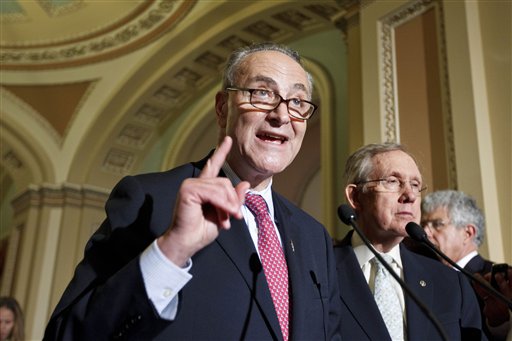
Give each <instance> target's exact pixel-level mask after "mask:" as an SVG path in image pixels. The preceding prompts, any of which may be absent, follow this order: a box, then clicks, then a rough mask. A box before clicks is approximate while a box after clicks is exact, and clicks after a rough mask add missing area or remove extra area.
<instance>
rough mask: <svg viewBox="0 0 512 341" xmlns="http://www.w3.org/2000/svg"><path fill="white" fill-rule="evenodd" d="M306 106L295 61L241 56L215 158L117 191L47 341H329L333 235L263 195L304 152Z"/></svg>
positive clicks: (264, 53)
mask: <svg viewBox="0 0 512 341" xmlns="http://www.w3.org/2000/svg"><path fill="white" fill-rule="evenodd" d="M311 92H312V81H311V76H310V75H309V74H308V73H307V72H306V71H305V70H304V68H303V66H302V64H301V61H300V57H299V56H298V54H297V53H296V52H294V51H292V50H290V49H288V48H285V47H283V46H279V45H275V44H259V45H253V46H251V47H247V48H242V49H240V50H237V51H235V53H233V54H232V56H231V57H230V59H229V60H228V62H227V66H226V70H225V74H224V81H223V89H222V90H221V91H219V92H218V93H217V95H216V98H215V109H216V113H217V122H218V125H219V128H220V131H219V145H218V147H217V149H216V150H215V151H214V152H213V153H212V154H210V155H209V156H208V157H207V158H205V159H204V160H202V161H200V162H196V163H190V164H186V165H183V166H181V167H178V168H176V169H173V170H170V171H167V172H161V173H153V174H145V175H138V176H129V177H126V178H124V179H123V180H121V181H120V182H119V183H118V184H117V185H116V187H115V188H114V190H113V191H112V194H111V196H110V198H109V200H108V201H107V204H106V212H107V218H106V220H105V221H104V222H103V224H102V225H101V227H100V228H99V229H98V231H97V232H96V233H95V234H94V235H93V236H92V237H91V239H90V241H89V243H88V244H87V246H86V251H85V257H84V259H83V260H82V262H81V263H80V264H79V265H78V266H77V268H76V271H75V275H74V277H73V279H72V281H71V283H70V284H69V285H68V287H67V289H66V291H65V292H64V294H63V296H62V298H61V300H60V302H59V303H58V305H57V307H56V309H55V311H54V312H53V314H52V317H51V320H50V321H49V323H48V326H47V328H46V332H45V339H47V340H54V339H59V340H60V339H64V340H82V339H83V340H102V339H129V340H150V339H151V340H153V339H154V340H207V339H211V340H242V339H243V340H288V339H293V340H320V339H336V335H335V334H336V333H337V329H338V323H339V303H338V302H339V291H338V287H337V281H336V270H335V263H334V255H333V252H332V242H331V239H330V237H329V234H328V233H327V231H326V230H325V229H324V228H323V226H322V225H321V224H320V223H318V222H317V221H316V220H314V219H313V218H312V217H311V216H309V215H308V214H306V213H305V212H303V211H302V210H300V209H299V208H298V207H296V206H295V205H293V204H292V203H290V202H289V201H288V200H286V199H285V198H284V197H282V196H280V195H279V194H277V193H275V192H274V191H273V190H272V187H271V185H272V176H273V175H274V174H276V173H279V172H281V171H282V170H284V169H285V168H286V167H287V166H288V165H289V164H290V163H291V162H292V160H293V159H294V157H295V156H296V155H297V153H298V152H299V149H300V146H301V144H302V140H303V137H304V134H305V132H306V126H307V119H309V118H310V117H311V116H312V115H313V113H314V111H315V109H316V106H315V105H314V104H313V103H311V102H309V101H310V99H311ZM219 173H220V175H219ZM246 192H249V193H251V194H257V195H259V196H260V197H257V198H259V199H263V200H264V201H259V206H258V207H260V208H263V210H262V212H259V213H253V211H254V212H256V211H255V209H254V208H253V207H252V206H249V204H248V203H247V201H246V202H245V204H244V200H245V195H246ZM253 198H254V197H253ZM259 199H258V200H259ZM251 200H252V199H251ZM261 217H264V220H263V221H264V222H262V220H260V219H263V218H261ZM263 225H264V226H265V231H266V232H265V236H263V235H262V234H261V233H262V232H261V230H262V226H263ZM269 236H271V237H269ZM267 239H271V240H272V241H273V242H274V243H273V244H272V246H265V245H264V240H267ZM270 251H272V252H270ZM269 259H270V261H269ZM276 259H277V260H276ZM283 260H284V261H283ZM273 261H274V263H272V262H273ZM276 268H279V270H276ZM278 276H279V280H276V281H274V279H275V278H277V277H278Z"/></svg>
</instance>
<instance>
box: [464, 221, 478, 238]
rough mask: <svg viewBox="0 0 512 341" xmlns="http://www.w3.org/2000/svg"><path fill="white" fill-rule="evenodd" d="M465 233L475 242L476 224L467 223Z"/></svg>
mask: <svg viewBox="0 0 512 341" xmlns="http://www.w3.org/2000/svg"><path fill="white" fill-rule="evenodd" d="M464 234H465V236H466V238H468V239H470V240H471V241H472V242H474V240H475V237H476V226H475V225H473V224H467V225H466V226H465V227H464Z"/></svg>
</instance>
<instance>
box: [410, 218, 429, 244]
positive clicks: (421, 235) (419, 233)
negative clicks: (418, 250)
mask: <svg viewBox="0 0 512 341" xmlns="http://www.w3.org/2000/svg"><path fill="white" fill-rule="evenodd" d="M405 230H406V231H407V234H409V237H411V238H412V239H414V240H416V241H418V242H423V241H425V240H428V238H427V234H426V233H425V230H423V228H422V227H421V226H420V225H418V224H416V223H415V222H414V221H411V222H409V223H407V225H405Z"/></svg>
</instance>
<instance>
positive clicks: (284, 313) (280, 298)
mask: <svg viewBox="0 0 512 341" xmlns="http://www.w3.org/2000/svg"><path fill="white" fill-rule="evenodd" d="M245 205H246V206H247V208H249V210H250V211H251V212H252V213H253V214H254V216H255V218H256V225H257V226H258V251H259V254H260V259H261V264H262V265H263V271H264V272H265V277H266V278H267V283H268V286H269V289H270V294H271V295H272V300H273V301H274V307H275V309H276V313H277V318H278V319H279V325H280V326H281V331H282V333H283V337H284V339H285V340H288V335H289V332H288V320H289V297H288V267H287V265H286V260H285V257H284V252H283V248H282V247H281V244H280V243H279V239H278V237H277V233H276V230H275V227H274V223H273V222H272V219H271V218H270V215H269V214H268V207H267V203H266V202H265V199H263V197H261V196H260V195H257V194H249V193H247V194H246V195H245Z"/></svg>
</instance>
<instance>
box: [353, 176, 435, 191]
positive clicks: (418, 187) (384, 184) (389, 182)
mask: <svg viewBox="0 0 512 341" xmlns="http://www.w3.org/2000/svg"><path fill="white" fill-rule="evenodd" d="M372 182H376V183H377V186H375V187H374V188H375V190H377V191H381V192H392V193H397V192H400V191H403V190H404V188H405V186H406V184H407V183H408V184H409V186H410V187H411V190H412V192H413V193H414V194H416V195H419V194H420V193H421V192H423V191H424V190H426V189H427V186H423V185H422V184H421V182H419V181H418V180H410V181H403V180H400V179H398V178H396V177H394V176H390V177H388V178H382V179H375V180H367V181H361V182H358V183H357V184H356V185H358V186H359V185H364V184H367V183H372Z"/></svg>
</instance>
